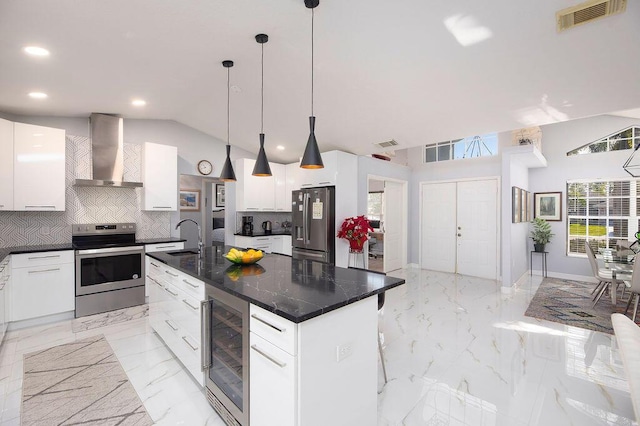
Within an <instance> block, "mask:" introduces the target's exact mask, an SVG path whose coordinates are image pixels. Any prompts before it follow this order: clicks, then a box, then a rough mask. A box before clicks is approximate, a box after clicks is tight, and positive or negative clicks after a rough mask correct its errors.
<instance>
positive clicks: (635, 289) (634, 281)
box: [624, 256, 640, 322]
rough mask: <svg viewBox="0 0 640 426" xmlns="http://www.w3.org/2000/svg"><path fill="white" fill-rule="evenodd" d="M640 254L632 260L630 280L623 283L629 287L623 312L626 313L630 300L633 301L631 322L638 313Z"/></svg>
mask: <svg viewBox="0 0 640 426" xmlns="http://www.w3.org/2000/svg"><path fill="white" fill-rule="evenodd" d="M639 259H640V256H636V258H635V259H634V260H633V272H632V273H631V280H629V281H625V282H624V283H625V285H627V287H629V292H630V293H631V295H630V296H629V301H628V302H627V307H626V309H625V310H624V314H625V315H626V314H627V311H628V310H629V306H630V305H631V301H632V300H633V301H634V304H633V317H632V318H631V319H632V320H633V322H635V321H636V315H637V314H638V301H639V300H640V260H639Z"/></svg>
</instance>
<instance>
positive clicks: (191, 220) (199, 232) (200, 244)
mask: <svg viewBox="0 0 640 426" xmlns="http://www.w3.org/2000/svg"><path fill="white" fill-rule="evenodd" d="M184 222H193V223H195V224H196V226H197V227H198V254H199V255H200V256H202V248H203V247H204V244H202V230H201V229H200V225H198V222H196V221H195V220H193V219H182V220H181V221H180V222H178V224H177V225H176V229H178V228H179V227H180V225H182V224H183V223H184Z"/></svg>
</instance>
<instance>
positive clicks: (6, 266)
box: [0, 256, 11, 344]
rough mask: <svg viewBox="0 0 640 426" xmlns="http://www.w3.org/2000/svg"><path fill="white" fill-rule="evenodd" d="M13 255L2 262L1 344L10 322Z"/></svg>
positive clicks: (0, 281) (0, 299) (0, 265)
mask: <svg viewBox="0 0 640 426" xmlns="http://www.w3.org/2000/svg"><path fill="white" fill-rule="evenodd" d="M10 261H11V256H7V257H6V258H4V259H3V260H2V261H1V262H0V344H1V343H2V341H3V339H4V335H5V333H6V331H7V325H8V324H9V297H8V295H9V292H10V287H11V265H10Z"/></svg>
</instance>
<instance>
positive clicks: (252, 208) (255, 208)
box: [247, 207, 260, 210]
mask: <svg viewBox="0 0 640 426" xmlns="http://www.w3.org/2000/svg"><path fill="white" fill-rule="evenodd" d="M247 210H260V209H259V208H257V207H247Z"/></svg>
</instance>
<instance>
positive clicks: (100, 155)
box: [74, 113, 142, 188]
mask: <svg viewBox="0 0 640 426" xmlns="http://www.w3.org/2000/svg"><path fill="white" fill-rule="evenodd" d="M89 121H90V126H91V160H92V164H93V166H92V171H93V179H76V181H75V184H74V186H107V187H116V188H139V187H141V186H142V182H124V156H123V151H124V140H123V125H122V123H123V120H122V118H120V117H116V116H114V115H107V114H95V113H94V114H91V117H90V119H89Z"/></svg>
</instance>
